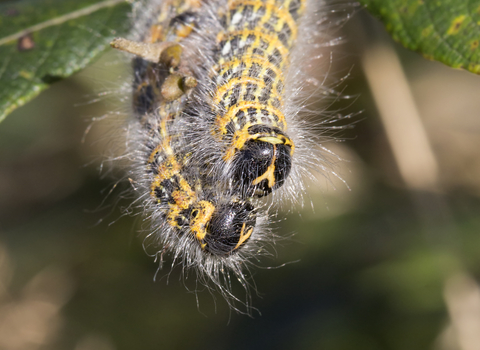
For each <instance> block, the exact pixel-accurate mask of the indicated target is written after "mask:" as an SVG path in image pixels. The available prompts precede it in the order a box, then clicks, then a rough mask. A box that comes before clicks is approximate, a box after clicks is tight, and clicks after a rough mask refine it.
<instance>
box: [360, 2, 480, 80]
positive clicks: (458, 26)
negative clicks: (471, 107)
mask: <svg viewBox="0 0 480 350" xmlns="http://www.w3.org/2000/svg"><path fill="white" fill-rule="evenodd" d="M360 1H361V2H362V3H363V4H364V5H366V8H367V10H368V11H370V12H371V13H372V14H373V15H375V16H377V17H378V18H380V19H381V20H382V22H383V23H384V24H385V26H386V28H387V30H388V31H389V32H390V33H391V34H392V36H393V38H394V39H395V40H397V41H399V42H400V43H402V44H403V45H404V46H405V47H407V48H409V49H411V50H414V51H418V52H420V53H422V54H423V55H424V56H425V57H426V58H428V59H432V60H437V61H440V62H443V63H445V64H447V65H449V66H451V67H453V68H463V69H467V70H469V71H471V72H473V73H476V74H479V73H480V49H479V41H480V26H479V24H480V0H470V1H466V0H360Z"/></svg>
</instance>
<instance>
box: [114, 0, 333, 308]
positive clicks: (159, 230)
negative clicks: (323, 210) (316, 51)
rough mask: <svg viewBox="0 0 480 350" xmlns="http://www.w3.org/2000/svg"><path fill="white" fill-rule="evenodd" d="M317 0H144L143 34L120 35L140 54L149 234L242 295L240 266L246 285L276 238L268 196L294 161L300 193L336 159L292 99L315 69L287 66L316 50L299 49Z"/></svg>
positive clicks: (142, 190) (135, 129)
mask: <svg viewBox="0 0 480 350" xmlns="http://www.w3.org/2000/svg"><path fill="white" fill-rule="evenodd" d="M312 3H313V1H312ZM312 3H309V4H307V3H306V0H217V1H208V2H202V1H195V0H164V1H156V0H155V1H148V2H136V3H135V12H136V13H137V14H138V13H140V15H139V16H138V17H136V28H135V30H134V33H135V35H134V36H133V37H132V39H133V40H127V39H122V38H118V39H116V40H115V41H114V42H113V43H112V46H113V47H114V48H117V49H120V50H122V51H127V52H130V53H133V54H135V55H136V57H135V58H134V59H133V70H134V82H133V114H134V116H135V120H134V121H133V122H132V126H131V127H130V131H129V139H128V140H129V141H128V142H129V149H130V154H131V155H132V158H133V159H134V162H133V165H132V170H131V172H130V174H129V175H130V177H131V178H132V179H133V182H135V184H136V187H137V188H136V190H137V192H138V193H139V201H140V202H142V203H143V207H144V211H145V212H146V216H147V217H148V218H149V219H150V221H151V224H152V227H151V229H150V233H149V234H148V235H147V239H149V240H153V242H154V243H155V244H158V245H163V250H160V251H159V252H162V253H163V252H171V253H172V254H173V257H174V261H177V260H180V261H181V264H182V265H183V266H184V267H185V268H187V269H188V268H190V267H191V268H194V269H195V270H196V271H197V276H199V277H200V279H201V280H202V282H204V283H206V284H208V281H213V283H214V285H215V286H216V287H217V288H218V289H219V290H220V291H221V293H223V294H224V296H226V297H227V299H228V298H231V299H233V300H237V299H236V298H235V297H234V296H233V294H232V292H231V289H230V281H231V279H230V272H232V273H233V275H234V276H235V279H237V280H239V281H240V283H241V284H242V285H243V287H244V288H245V289H246V290H248V285H249V283H248V278H247V276H246V275H245V273H244V271H245V269H247V267H246V266H247V265H248V261H249V258H251V257H252V256H257V255H259V254H266V250H265V249H264V245H265V243H267V242H272V240H273V235H271V234H269V231H268V229H265V227H267V226H268V221H269V215H270V214H269V213H268V211H269V207H267V206H266V205H265V202H264V201H263V200H261V198H262V197H265V196H267V195H268V194H270V193H272V192H274V193H275V192H276V191H277V190H279V189H281V188H282V186H284V185H285V184H286V183H287V180H289V177H291V173H292V174H293V178H294V180H289V181H290V185H288V186H286V188H287V190H286V191H287V192H289V193H290V194H291V195H293V196H295V197H296V198H297V197H299V193H300V192H302V191H303V190H304V187H303V185H302V183H301V182H298V181H297V180H299V179H300V178H301V173H302V172H305V173H307V175H308V174H310V172H309V171H310V170H309V166H311V167H312V168H313V167H314V166H315V167H318V166H319V167H320V169H326V168H327V165H328V164H326V163H327V161H326V159H325V157H324V156H323V155H322V154H319V153H314V152H313V148H314V146H316V145H317V143H318V138H317V137H315V136H313V133H312V131H311V130H308V128H305V127H304V126H303V125H302V126H301V125H300V123H299V122H298V120H296V118H295V117H296V115H297V114H298V112H299V111H300V110H302V109H305V105H301V106H300V107H298V106H296V107H292V105H295V103H297V102H299V101H295V98H298V96H299V95H300V94H299V91H302V89H303V88H299V85H298V83H295V84H294V83H293V82H294V81H298V75H299V74H304V75H305V73H298V71H299V70H295V73H291V71H289V69H288V68H289V66H291V65H292V64H295V63H298V62H299V61H301V60H302V59H304V58H305V57H306V56H305V55H307V51H305V52H302V51H300V53H298V52H297V53H296V54H295V53H292V52H291V51H292V48H293V47H294V46H295V45H297V44H296V40H295V39H296V37H297V36H299V35H300V34H299V33H303V34H305V33H307V32H308V28H309V27H308V26H307V25H305V26H303V27H302V25H300V24H299V23H300V22H301V21H302V20H303V19H302V15H303V14H304V13H306V12H308V8H309V6H312ZM146 6H148V11H145V13H143V11H144V10H145V9H146V8H147V7H146ZM316 21H317V22H318V20H317V19H316ZM317 24H318V23H317ZM303 36H304V37H305V38H311V37H312V36H311V35H306V34H305V35H303ZM304 75H303V76H304ZM298 151H300V152H298Z"/></svg>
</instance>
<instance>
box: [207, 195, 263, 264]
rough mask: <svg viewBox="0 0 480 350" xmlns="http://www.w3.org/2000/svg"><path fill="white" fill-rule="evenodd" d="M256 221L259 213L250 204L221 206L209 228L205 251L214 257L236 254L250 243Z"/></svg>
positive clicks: (214, 214)
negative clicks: (246, 243)
mask: <svg viewBox="0 0 480 350" xmlns="http://www.w3.org/2000/svg"><path fill="white" fill-rule="evenodd" d="M256 221H257V213H256V211H255V210H254V207H253V205H251V204H250V203H228V204H226V205H222V206H219V207H218V208H217V209H216V210H215V212H214V213H213V216H212V219H211V221H210V223H209V225H208V227H207V234H206V236H205V238H204V242H205V248H204V249H205V250H206V251H208V252H209V253H211V254H213V255H228V254H231V253H233V252H235V251H236V250H237V249H238V248H240V247H241V246H242V245H244V244H245V242H247V241H248V239H249V238H250V236H251V235H252V232H253V229H254V228H255V224H256Z"/></svg>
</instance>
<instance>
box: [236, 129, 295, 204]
mask: <svg viewBox="0 0 480 350" xmlns="http://www.w3.org/2000/svg"><path fill="white" fill-rule="evenodd" d="M248 132H249V134H250V135H251V137H249V140H248V141H246V142H245V143H244V144H243V145H242V147H241V148H240V149H239V150H237V152H236V154H235V157H234V159H233V161H232V164H231V167H230V169H231V173H232V175H233V179H234V183H235V185H234V187H235V188H236V189H237V190H239V191H240V193H241V195H242V196H243V197H263V196H266V195H268V194H269V193H270V192H272V191H273V190H275V189H277V188H279V187H281V186H282V185H283V184H284V182H285V180H286V179H287V177H288V175H289V174H290V170H291V169H292V153H293V150H294V146H293V143H292V141H291V140H290V139H289V138H288V137H286V136H285V135H284V134H283V133H282V132H281V131H280V130H278V129H276V128H271V127H265V126H258V125H257V126H253V127H250V128H249V130H248ZM252 134H253V135H252Z"/></svg>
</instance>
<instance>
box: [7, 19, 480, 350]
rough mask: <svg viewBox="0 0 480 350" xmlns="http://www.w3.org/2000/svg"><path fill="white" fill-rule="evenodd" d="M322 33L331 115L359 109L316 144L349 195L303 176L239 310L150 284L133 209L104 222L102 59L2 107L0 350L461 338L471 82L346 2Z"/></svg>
mask: <svg viewBox="0 0 480 350" xmlns="http://www.w3.org/2000/svg"><path fill="white" fill-rule="evenodd" d="M338 34H339V35H342V36H344V37H346V38H347V41H348V42H347V43H346V44H343V45H340V46H338V47H335V48H333V50H334V55H333V62H334V64H333V67H330V72H331V73H330V74H331V76H334V77H335V78H337V79H338V78H341V77H342V76H345V75H346V74H347V73H348V72H350V75H349V77H348V78H347V79H346V81H345V82H344V83H343V84H342V85H341V86H340V90H343V94H344V95H349V94H351V95H355V96H354V97H353V98H352V99H349V100H345V101H338V102H337V103H336V104H335V105H334V108H335V109H339V110H341V111H342V113H344V114H348V113H353V112H357V111H363V113H362V114H360V115H357V116H355V117H354V118H352V119H351V120H349V121H347V122H345V121H344V122H343V125H345V124H348V123H354V125H355V127H354V128H350V129H346V130H343V131H342V132H341V133H340V136H341V137H342V139H344V140H345V141H344V142H330V143H327V144H325V146H326V147H328V148H330V149H331V150H332V151H334V152H335V153H337V154H338V155H340V156H341V157H342V158H344V159H346V160H347V161H343V162H340V163H339V164H338V168H337V169H336V170H337V171H338V173H339V174H340V175H341V176H342V177H343V178H344V179H345V180H346V182H347V183H348V185H349V188H350V189H348V188H347V187H346V186H345V185H344V184H343V183H342V182H340V181H338V180H336V179H335V178H334V177H332V176H330V178H331V181H332V183H330V182H329V181H327V180H322V179H321V180H320V183H322V185H324V186H322V187H321V188H320V187H318V185H315V186H312V187H311V190H310V192H309V195H310V197H311V198H312V201H313V202H314V204H315V210H314V211H313V210H312V209H311V208H310V206H308V205H307V206H306V208H305V209H304V210H300V213H298V212H294V213H293V214H288V215H287V214H280V217H282V216H286V217H287V219H286V220H282V221H280V222H278V223H276V224H275V225H274V226H275V227H276V228H275V232H276V233H277V234H279V235H282V236H285V237H286V236H291V235H292V233H295V235H294V236H293V237H291V238H289V239H286V240H283V241H282V242H280V243H279V244H278V245H277V247H276V254H275V256H274V257H271V258H268V259H265V260H263V261H261V263H260V264H259V265H260V266H263V267H265V268H256V269H254V273H253V274H254V279H255V283H256V286H257V289H258V293H254V295H253V298H252V300H253V305H254V307H256V308H257V309H258V311H259V312H256V311H254V312H253V318H250V317H247V316H244V315H239V314H236V313H235V312H232V311H230V310H229V309H228V307H227V305H226V303H225V301H223V299H222V298H221V297H220V296H219V295H215V297H214V298H213V297H212V296H211V295H210V294H209V293H208V291H200V292H199V293H198V300H197V297H196V295H195V293H193V292H192V291H188V290H186V288H185V286H184V282H183V281H182V278H181V274H180V271H179V269H178V268H177V269H174V270H173V272H172V273H171V275H170V277H169V278H168V281H167V277H166V274H167V273H168V272H169V269H168V264H167V267H166V269H164V270H162V271H159V272H158V276H157V277H158V278H157V281H156V282H154V280H153V277H154V275H155V273H156V269H157V266H158V265H157V264H156V263H154V262H153V259H152V258H151V257H148V256H147V255H146V254H145V252H144V251H143V249H142V246H141V243H142V238H141V237H139V235H138V233H137V232H138V230H139V228H140V226H141V223H142V221H141V218H139V217H132V216H123V217H121V208H122V207H123V206H125V205H128V201H125V202H123V201H120V202H118V198H119V196H120V195H121V193H122V188H115V190H114V191H113V193H112V194H111V195H109V191H110V190H111V188H112V186H113V184H115V181H116V179H118V176H119V175H116V174H115V173H117V172H118V173H120V172H119V171H116V170H115V169H113V170H112V171H111V172H112V174H110V173H109V171H110V170H108V169H107V170H106V169H103V170H102V171H100V167H101V164H102V159H104V157H105V155H106V156H111V155H112V154H109V152H110V150H112V149H113V150H116V149H117V148H121V144H118V141H116V140H115V137H113V138H112V137H111V134H112V133H115V132H116V131H117V130H118V129H119V125H121V123H122V121H119V119H121V116H122V115H123V114H124V113H123V112H124V110H125V107H123V106H124V105H122V103H123V104H124V103H125V102H122V98H123V96H121V94H116V93H115V90H116V89H117V88H118V85H117V84H116V82H118V81H122V80H123V81H126V80H125V79H128V78H126V77H128V67H125V66H123V65H122V64H121V59H119V57H120V56H117V55H116V54H115V53H109V54H108V55H107V56H105V57H103V58H102V59H100V60H99V61H98V62H96V63H95V64H94V66H92V67H90V68H88V69H87V70H86V71H84V72H82V73H80V74H77V75H75V76H74V77H72V78H71V79H68V80H65V81H62V82H60V83H56V84H54V85H53V86H52V88H51V89H49V90H48V91H47V92H45V93H43V94H42V95H41V96H40V97H39V98H37V99H36V100H34V101H33V102H32V103H30V104H28V105H26V106H24V107H22V108H20V109H18V110H17V111H16V112H14V113H13V114H12V115H10V116H9V117H8V118H7V119H6V120H5V122H3V123H2V125H1V126H0V349H8V350H13V349H18V350H23V349H75V350H114V349H119V350H122V349H143V350H147V349H293V348H295V349H322V350H344V349H345V350H351V349H355V350H363V349H365V350H376V349H380V350H390V349H391V350H407V349H408V350H415V349H418V350H425V349H434V350H457V349H462V350H474V349H479V346H480V287H479V285H478V282H476V281H478V279H479V278H480V234H479V233H480V215H479V213H480V197H479V195H480V152H479V149H480V116H479V111H480V99H479V98H478V96H479V92H480V78H479V77H477V76H475V75H473V74H470V73H467V72H464V71H456V70H452V69H450V68H447V67H446V66H443V65H441V64H439V63H436V62H430V61H426V60H424V59H423V58H421V57H420V56H419V55H417V54H415V53H411V52H408V51H406V50H405V49H402V48H401V47H400V46H399V45H397V44H394V43H393V42H391V40H390V39H389V38H388V36H387V34H385V32H384V30H383V28H382V27H381V26H380V25H379V24H378V23H377V22H376V21H375V20H373V19H371V18H370V17H368V16H367V15H365V14H364V13H362V12H360V13H358V14H357V15H356V16H355V18H354V19H353V20H351V21H350V22H349V23H348V24H347V25H346V26H344V27H343V28H342V31H341V33H338ZM327 57H328V55H327ZM372 60H373V61H372ZM397 60H399V61H398V64H397ZM327 63H328V62H327ZM324 67H325V65H324ZM326 67H327V68H328V64H327V65H326ZM372 67H373V68H372ZM322 69H323V68H322ZM382 84H383V85H382ZM385 84H386V85H385ZM382 86H387V87H388V88H383V89H382ZM402 86H403V87H404V89H403V90H402V89H401V88H400V90H398V88H399V87H402ZM101 92H111V95H112V97H111V98H104V96H103V95H104V94H102V93H101ZM107 95H108V94H107ZM106 97H108V96H106ZM317 98H318V100H319V103H320V104H321V102H322V98H321V97H317ZM96 99H99V100H100V101H99V102H95V103H86V102H91V101H94V100H96ZM385 105H386V106H387V107H388V106H390V107H389V108H387V109H382V106H385ZM319 108H322V107H319ZM112 111H113V112H114V113H113V114H116V112H118V115H119V116H118V117H109V118H105V120H102V121H100V122H97V123H94V125H93V127H92V128H91V129H89V125H90V123H91V120H92V118H99V117H101V116H103V115H106V114H109V115H110V114H112ZM390 112H394V113H393V114H391V113H390ZM395 113H397V115H395ZM398 115H399V116H400V117H398ZM389 118H390V119H389ZM100 119H101V118H100ZM402 123H403V124H402ZM86 129H89V130H90V131H89V132H88V133H87V134H86V133H85V130H86ZM85 134H86V135H85ZM82 139H85V141H84V142H82ZM402 142H403V145H404V146H402ZM405 145H407V146H408V147H405ZM113 154H115V151H113ZM107 168H108V167H107ZM119 187H121V186H119ZM289 262H292V263H289ZM284 263H289V264H286V265H285V266H283V267H280V268H273V269H269V268H266V267H276V266H280V265H282V264H284ZM192 277H193V275H191V276H190V278H192ZM167 282H168V283H167ZM187 282H188V281H187ZM241 292H242V291H241V290H239V291H238V293H239V294H240V295H241ZM197 302H198V303H197ZM260 313H261V315H260Z"/></svg>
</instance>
